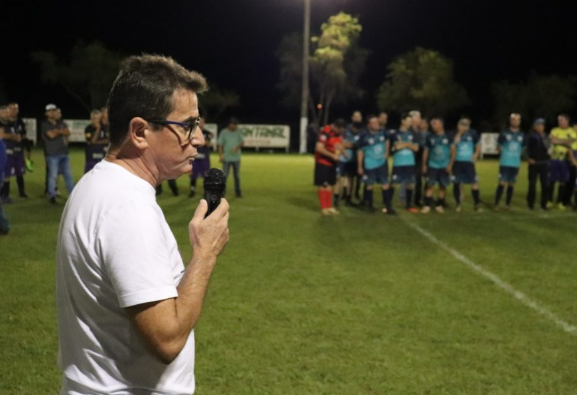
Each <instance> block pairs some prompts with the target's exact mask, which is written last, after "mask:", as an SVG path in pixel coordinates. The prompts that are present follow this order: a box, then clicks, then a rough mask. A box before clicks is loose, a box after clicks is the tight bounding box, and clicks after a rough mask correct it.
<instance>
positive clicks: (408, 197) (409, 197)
mask: <svg viewBox="0 0 577 395" xmlns="http://www.w3.org/2000/svg"><path fill="white" fill-rule="evenodd" d="M405 191H406V192H405V205H406V206H407V208H408V209H409V208H411V201H412V200H413V190H412V189H409V188H407V189H406V190H405Z"/></svg>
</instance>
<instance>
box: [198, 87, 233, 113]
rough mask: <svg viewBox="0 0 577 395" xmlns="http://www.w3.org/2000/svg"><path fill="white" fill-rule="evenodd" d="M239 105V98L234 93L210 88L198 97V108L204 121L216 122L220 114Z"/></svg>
mask: <svg viewBox="0 0 577 395" xmlns="http://www.w3.org/2000/svg"><path fill="white" fill-rule="evenodd" d="M239 105H240V97H239V96H238V94H237V93H236V92H233V91H227V90H224V91H223V90H220V89H218V88H217V87H215V86H212V87H211V88H210V90H209V91H208V92H206V93H203V94H202V95H201V96H200V97H199V106H200V108H201V110H202V112H203V116H204V118H206V119H210V120H212V121H218V120H219V118H220V117H221V116H222V114H223V113H224V112H225V111H226V110H227V109H228V108H231V107H238V106H239Z"/></svg>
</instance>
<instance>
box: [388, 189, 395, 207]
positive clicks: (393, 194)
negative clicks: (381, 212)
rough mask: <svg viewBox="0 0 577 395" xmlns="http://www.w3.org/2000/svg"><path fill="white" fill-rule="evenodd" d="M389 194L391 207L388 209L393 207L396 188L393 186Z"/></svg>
mask: <svg viewBox="0 0 577 395" xmlns="http://www.w3.org/2000/svg"><path fill="white" fill-rule="evenodd" d="M388 192H389V193H388V194H387V199H388V201H389V205H388V206H387V208H392V207H393V198H394V197H395V187H393V186H391V187H390V188H389V191H388Z"/></svg>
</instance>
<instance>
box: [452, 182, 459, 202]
mask: <svg viewBox="0 0 577 395" xmlns="http://www.w3.org/2000/svg"><path fill="white" fill-rule="evenodd" d="M453 196H454V197H455V202H457V205H460V204H461V184H454V185H453Z"/></svg>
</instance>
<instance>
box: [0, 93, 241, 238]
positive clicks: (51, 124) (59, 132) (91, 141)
mask: <svg viewBox="0 0 577 395" xmlns="http://www.w3.org/2000/svg"><path fill="white" fill-rule="evenodd" d="M18 115H19V107H18V103H10V104H8V105H2V106H0V139H1V140H2V141H3V143H4V144H3V145H4V152H5V155H4V157H5V162H6V163H5V165H4V169H3V171H2V175H1V176H0V185H1V188H0V198H1V202H2V203H4V204H11V203H13V202H14V201H13V200H12V198H11V197H10V181H11V179H12V178H16V181H17V185H18V192H19V196H20V198H24V199H26V198H28V195H27V193H26V191H25V185H24V175H25V173H26V170H28V171H30V172H31V171H34V162H33V161H32V158H31V147H32V145H33V144H32V141H31V140H29V139H28V138H27V132H26V126H25V124H24V122H23V121H22V119H20V118H19V116H18ZM45 116H46V119H45V120H44V121H43V122H42V123H41V136H42V140H43V142H44V154H45V159H46V180H45V191H44V194H45V195H46V196H47V198H48V199H49V201H50V202H51V203H56V198H57V196H59V193H58V187H57V178H58V176H59V175H61V176H63V178H64V180H65V183H66V187H67V190H68V192H69V193H71V192H72V189H73V187H74V184H73V180H72V170H71V166H70V161H69V157H68V143H69V137H70V135H71V132H70V129H69V127H68V125H67V124H66V122H65V121H63V120H62V112H61V110H60V108H58V107H57V106H56V105H55V104H48V105H46V108H45ZM199 127H200V128H201V130H202V131H203V135H204V139H205V146H204V147H199V148H198V155H197V157H196V158H195V161H194V162H195V163H194V166H193V172H192V173H191V175H190V181H191V184H190V193H189V197H192V196H194V195H195V193H196V184H197V179H198V178H203V177H204V173H205V172H206V171H207V170H208V169H210V142H211V138H212V133H211V132H209V131H207V130H205V129H204V120H203V119H201V121H200V124H199ZM84 134H85V138H86V148H85V167H84V173H87V172H89V171H90V170H92V168H93V167H94V166H95V165H96V164H97V163H98V162H100V161H101V160H102V159H104V157H105V156H106V153H107V150H108V144H109V139H108V109H107V108H106V107H103V108H102V109H99V110H93V111H92V112H91V113H90V124H89V125H87V126H86V128H85V131H84ZM218 144H219V158H220V161H221V162H222V163H223V167H224V171H225V174H226V175H228V173H229V172H230V170H231V169H232V173H233V175H234V181H235V195H236V196H237V197H241V196H242V192H241V187H240V171H239V170H240V155H241V148H242V146H243V144H244V141H243V137H242V134H241V133H240V131H238V120H237V119H236V118H234V117H233V118H231V119H230V120H229V122H228V124H227V126H226V128H224V129H223V130H222V131H221V133H219V141H218ZM169 186H170V189H171V190H172V192H173V194H175V195H178V189H177V187H176V181H175V180H170V181H169ZM161 193H162V185H159V186H158V187H157V195H159V194H161ZM5 228H7V226H6V227H5Z"/></svg>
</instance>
